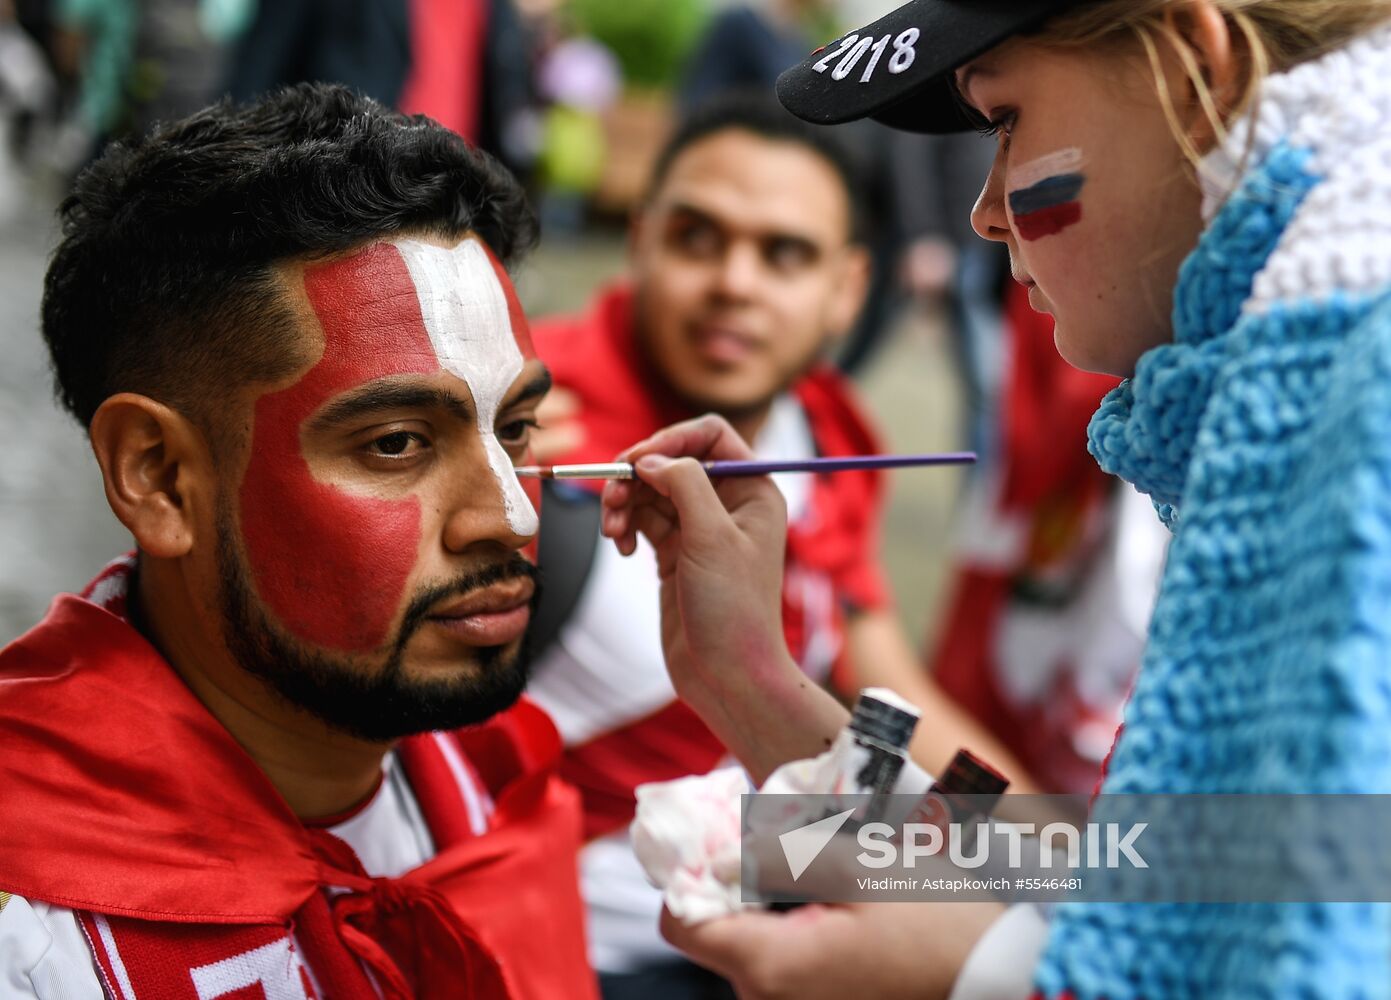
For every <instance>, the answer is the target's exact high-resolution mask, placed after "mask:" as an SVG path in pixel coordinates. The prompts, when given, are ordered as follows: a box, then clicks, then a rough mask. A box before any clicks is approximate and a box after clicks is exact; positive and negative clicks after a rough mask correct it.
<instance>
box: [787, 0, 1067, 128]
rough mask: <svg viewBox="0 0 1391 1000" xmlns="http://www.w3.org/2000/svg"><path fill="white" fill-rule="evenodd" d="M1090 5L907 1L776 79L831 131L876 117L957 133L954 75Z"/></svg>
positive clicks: (961, 122) (798, 110)
mask: <svg viewBox="0 0 1391 1000" xmlns="http://www.w3.org/2000/svg"><path fill="white" fill-rule="evenodd" d="M1085 2H1087V0H912V2H911V3H906V4H904V5H903V6H902V7H899V8H898V9H897V10H894V11H891V12H890V13H888V14H885V15H884V16H883V17H881V18H880V19H879V20H877V21H875V22H874V23H873V24H869V25H866V26H865V27H863V28H860V29H858V30H856V31H852V32H849V33H848V34H846V35H844V36H842V37H841V38H838V39H837V40H836V41H834V42H831V43H830V44H829V45H825V46H822V47H821V48H819V49H817V50H816V51H815V52H813V53H812V54H811V55H809V56H807V58H806V59H804V60H802V62H800V63H798V64H797V65H796V66H793V67H792V68H791V69H789V70H787V71H786V72H784V73H783V74H782V75H781V76H780V77H778V99H779V100H780V101H782V103H783V105H784V106H785V107H786V108H787V110H789V111H791V112H792V113H793V114H794V115H796V116H797V117H798V118H804V119H806V120H807V121H809V122H815V123H817V124H818V125H836V124H839V123H841V122H848V121H854V120H855V119H857V118H873V119H875V120H876V121H880V122H883V123H884V124H885V125H889V126H891V127H893V128H898V129H903V130H905V131H908V132H962V131H965V130H967V129H970V128H976V127H979V126H980V125H981V124H982V122H981V120H980V118H979V116H976V115H974V114H973V113H972V112H970V110H969V109H967V108H965V107H963V106H962V103H961V101H960V100H959V99H958V98H957V96H956V92H955V90H954V89H953V88H952V85H951V82H952V81H951V77H952V72H953V71H954V70H956V69H957V68H958V67H960V66H961V65H963V64H964V63H967V62H970V61H971V60H972V59H974V58H976V57H977V56H979V55H983V54H984V53H986V52H988V51H990V50H991V49H993V48H994V47H995V46H997V45H999V44H1000V43H1001V42H1003V41H1005V40H1007V39H1009V38H1011V37H1012V36H1014V35H1017V34H1021V33H1023V32H1028V31H1031V30H1033V29H1035V28H1037V27H1039V26H1040V25H1042V24H1043V22H1044V21H1046V20H1048V19H1049V18H1050V17H1052V16H1053V15H1055V14H1058V13H1061V12H1062V11H1065V10H1067V9H1069V8H1071V7H1079V6H1081V5H1082V4H1083V3H1085Z"/></svg>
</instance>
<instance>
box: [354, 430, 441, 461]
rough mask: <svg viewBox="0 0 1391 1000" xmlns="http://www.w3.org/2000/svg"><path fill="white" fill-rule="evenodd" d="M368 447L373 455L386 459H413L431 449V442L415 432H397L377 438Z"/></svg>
mask: <svg viewBox="0 0 1391 1000" xmlns="http://www.w3.org/2000/svg"><path fill="white" fill-rule="evenodd" d="M368 447H369V449H370V450H371V452H372V454H374V455H377V456H380V457H384V458H413V457H415V456H416V455H417V454H419V453H420V452H421V451H423V450H424V449H425V448H427V447H429V442H428V441H426V440H425V439H424V438H423V437H421V436H420V435H419V434H416V433H414V432H413V431H397V432H396V433H394V434H385V435H383V436H381V437H379V438H377V439H376V440H374V441H373V442H372V443H371V444H370V445H369V446H368Z"/></svg>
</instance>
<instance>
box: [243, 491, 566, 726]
mask: <svg viewBox="0 0 1391 1000" xmlns="http://www.w3.org/2000/svg"><path fill="white" fill-rule="evenodd" d="M217 555H218V575H219V578H220V581H221V586H220V588H219V589H220V594H219V601H220V603H221V610H222V619H223V624H224V628H225V629H226V639H227V646H228V648H229V650H230V651H231V653H232V656H233V658H235V659H236V661H237V663H238V664H239V665H240V666H241V667H242V669H244V670H246V671H247V672H248V673H250V674H253V675H254V676H256V677H258V678H260V679H261V680H263V681H265V682H266V683H267V684H269V685H270V687H271V688H272V689H274V690H275V691H276V692H278V693H279V694H280V696H281V697H283V698H284V699H285V700H286V701H288V702H290V703H291V704H292V705H295V706H297V707H299V708H301V709H303V710H304V711H306V712H309V713H310V714H311V715H314V716H316V717H317V718H319V719H321V720H322V721H324V722H325V723H327V724H328V725H330V726H332V727H333V728H335V729H339V730H341V731H343V732H345V733H348V734H350V735H352V736H356V737H358V738H359V739H364V740H372V741H375V742H387V741H391V740H396V739H400V738H401V737H403V736H409V735H412V734H414V733H423V732H429V731H431V730H437V729H456V728H458V727H460V726H469V725H473V724H474V723H478V722H482V721H483V720H485V719H488V718H490V717H492V716H494V715H496V714H497V713H498V712H501V711H502V710H503V709H506V708H508V707H509V706H511V705H512V704H513V703H514V702H515V701H516V700H517V698H518V697H519V696H520V695H521V693H522V690H523V689H524V688H525V687H526V682H527V674H528V671H529V668H530V659H531V650H530V647H529V639H530V634H529V633H528V634H526V635H524V636H523V637H522V642H521V645H520V646H519V648H518V649H517V651H516V652H514V653H512V654H511V655H510V656H509V655H507V654H506V653H505V651H504V648H503V647H501V646H494V647H485V648H476V649H475V650H474V651H473V669H471V670H468V671H467V672H461V673H459V674H456V675H454V676H451V677H441V678H432V679H428V680H422V679H409V678H407V677H406V676H405V672H404V662H403V660H404V655H405V647H406V643H407V642H408V641H409V640H410V638H411V636H413V635H414V634H415V633H416V632H417V631H418V630H419V629H420V627H421V626H422V625H423V624H424V623H425V620H426V617H427V616H428V614H429V611H430V609H431V608H433V607H435V606H436V605H438V604H439V603H440V602H441V601H442V600H444V599H446V598H449V597H456V596H459V595H461V594H466V593H469V592H470V591H474V590H477V589H478V588H480V587H486V586H488V585H490V584H494V583H498V582H499V581H502V580H509V579H513V578H515V577H519V576H528V577H531V579H532V580H533V581H535V582H536V592H535V594H534V596H533V597H532V599H531V608H532V610H533V611H535V609H536V604H537V601H538V600H539V598H540V596H541V588H540V580H539V579H538V573H537V570H536V567H535V566H533V565H532V564H531V563H529V562H527V561H526V560H525V559H523V558H521V556H517V555H514V556H512V557H511V558H510V559H509V560H507V561H505V562H501V563H498V564H495V565H493V566H490V567H488V568H487V569H484V570H482V571H481V572H477V573H470V574H468V575H466V576H462V577H460V578H459V579H457V580H455V581H454V582H452V583H449V584H446V585H442V586H436V587H431V588H430V589H428V590H426V591H423V592H421V593H420V594H418V595H416V596H415V597H414V598H413V599H412V601H411V603H410V606H409V607H408V608H407V609H406V615H405V618H404V620H403V621H402V623H401V628H400V631H399V632H398V633H397V635H396V638H395V641H394V642H393V643H392V647H391V652H390V653H389V654H388V656H387V658H386V661H385V663H383V664H382V665H381V666H380V667H378V668H377V669H375V670H370V669H367V668H365V666H364V665H362V664H361V663H360V661H359V662H358V663H357V664H356V665H355V664H354V662H353V661H351V660H347V659H339V658H335V657H333V656H330V655H327V654H325V653H323V652H321V651H317V650H309V649H305V648H304V646H303V644H301V643H300V642H298V641H297V640H295V639H293V638H291V637H290V636H289V635H287V634H286V633H285V631H284V629H282V628H281V627H280V626H278V625H277V624H276V623H275V622H273V621H271V619H270V617H269V616H268V615H267V614H266V611H265V609H264V607H263V606H262V605H261V604H260V602H259V601H258V600H257V598H256V597H255V595H254V593H253V592H252V589H251V583H250V573H249V572H248V571H247V566H246V563H245V561H244V559H243V558H242V556H241V552H240V550H239V549H238V547H237V545H236V541H235V534H234V529H233V522H232V518H231V515H230V513H229V512H228V511H225V510H223V511H220V512H219V514H218V519H217ZM321 597H322V599H323V600H332V599H333V595H330V594H324V595H321Z"/></svg>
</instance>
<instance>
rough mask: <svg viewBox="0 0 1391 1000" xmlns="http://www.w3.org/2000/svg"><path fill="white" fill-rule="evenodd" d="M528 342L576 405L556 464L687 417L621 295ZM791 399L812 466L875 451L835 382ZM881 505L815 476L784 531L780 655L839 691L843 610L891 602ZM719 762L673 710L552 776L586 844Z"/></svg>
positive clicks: (697, 728)
mask: <svg viewBox="0 0 1391 1000" xmlns="http://www.w3.org/2000/svg"><path fill="white" fill-rule="evenodd" d="M531 333H532V342H533V343H534V344H535V345H536V351H537V355H538V356H539V357H540V358H541V360H543V361H545V362H546V365H547V366H548V367H549V368H550V370H551V373H552V375H553V376H554V377H555V382H556V385H558V386H563V387H564V388H566V389H568V390H570V391H571V392H573V393H575V394H576V395H577V396H578V397H579V401H580V418H579V419H580V422H581V423H582V425H583V427H584V430H585V440H584V442H583V443H582V444H581V445H580V446H579V447H578V448H577V449H576V450H575V451H573V452H571V453H570V454H567V455H564V456H557V457H556V458H555V461H557V462H566V463H568V462H608V461H612V460H613V457H614V455H616V454H618V453H619V452H620V451H622V450H623V449H625V448H627V447H628V446H629V445H631V444H634V443H635V442H637V441H640V440H642V439H643V438H644V437H647V436H648V435H650V434H653V433H655V432H656V431H658V430H660V429H661V428H663V427H665V426H667V425H668V424H673V423H676V422H677V421H680V420H685V419H687V418H689V417H691V416H694V414H693V413H692V412H691V411H690V410H689V409H688V408H687V407H686V406H684V405H683V404H682V403H680V402H679V401H678V400H676V399H675V398H673V396H672V394H671V392H670V390H669V389H667V388H666V387H665V386H664V385H663V383H662V382H661V381H660V380H659V379H658V377H657V376H656V375H655V374H654V373H653V372H652V371H651V369H650V367H649V366H648V365H647V364H646V363H645V361H644V360H643V358H642V355H641V352H640V350H639V349H638V346H637V343H636V338H635V336H634V327H633V292H632V289H631V288H629V287H628V286H626V285H617V286H614V287H612V288H609V289H607V290H605V291H603V292H602V293H601V294H600V295H599V296H598V298H597V299H596V301H595V303H594V305H593V307H592V308H591V309H590V311H589V312H587V313H583V314H581V315H578V316H572V317H565V318H560V319H549V320H543V321H540V322H538V323H535V324H533V326H532V331H531ZM792 392H793V394H794V395H795V396H796V398H797V400H798V402H800V403H801V405H802V409H803V410H804V412H805V413H806V415H807V419H808V422H809V424H810V427H811V435H812V438H813V439H814V441H815V443H816V449H817V452H818V453H819V454H821V455H826V456H835V455H864V454H873V453H875V452H878V451H879V450H880V448H879V442H878V440H877V439H876V437H875V435H874V433H873V432H872V431H871V430H870V427H869V424H868V422H867V421H866V419H865V418H864V416H863V415H862V414H861V413H860V411H859V409H858V407H857V406H856V405H855V403H854V401H853V399H852V397H851V393H850V389H849V387H848V386H847V384H846V383H845V380H844V379H842V378H841V376H840V375H839V374H838V373H837V372H835V371H834V370H833V369H831V368H829V367H826V366H818V367H817V368H815V369H814V370H813V371H811V372H809V373H808V374H807V375H805V376H803V377H802V378H801V379H799V380H798V381H797V383H796V384H795V385H794V386H793V387H792ZM883 502H884V482H883V477H882V476H881V475H880V474H879V473H877V472H854V473H844V474H840V475H835V476H817V477H816V478H815V481H814V483H813V484H812V490H811V496H810V499H809V502H808V505H807V510H806V512H805V513H804V514H803V516H802V517H801V518H799V519H798V520H797V521H796V523H794V524H792V525H790V526H789V528H788V537H787V554H786V571H785V576H784V586H783V624H784V628H785V631H786V633H787V642H788V647H789V648H790V649H791V650H792V652H793V654H794V655H795V656H796V657H797V658H798V660H799V661H801V662H803V663H804V664H805V663H806V662H807V661H808V660H809V659H811V658H813V656H814V654H815V653H816V650H814V649H813V648H812V647H813V646H816V647H819V649H820V650H821V651H822V652H823V653H824V652H826V651H828V650H829V652H830V654H831V655H832V656H833V657H834V659H835V671H834V676H833V679H834V680H835V681H836V682H839V683H841V686H848V684H847V683H845V682H848V680H849V679H848V678H847V677H846V676H845V674H844V670H845V667H846V664H845V658H844V655H843V653H844V649H843V646H844V642H843V637H844V626H845V614H844V612H845V606H846V605H853V606H854V607H856V608H859V609H864V610H871V609H878V608H882V607H885V606H886V605H888V603H889V600H890V598H889V587H888V583H887V580H886V579H885V577H884V575H883V572H882V569H881V567H880V564H879V559H878V553H879V538H878V531H879V518H880V513H881V510H882V507H883ZM541 530H542V531H544V530H545V524H544V521H543V523H542V528H541ZM725 753H726V751H725V749H724V747H723V746H722V745H721V744H720V742H719V740H717V739H716V738H715V736H714V734H713V733H711V732H710V730H709V729H708V728H706V726H705V724H704V723H702V722H701V721H700V719H699V718H698V717H697V716H696V715H695V713H694V712H692V711H691V710H690V709H689V708H687V707H686V706H685V705H684V704H682V703H680V702H676V703H674V704H672V705H671V706H669V707H667V708H665V709H662V710H661V711H660V712H659V713H657V715H655V716H652V717H649V718H648V719H646V720H642V722H640V723H638V724H635V725H634V726H630V727H627V728H624V729H620V730H617V731H615V732H614V733H612V734H610V735H609V736H601V737H599V738H597V739H594V740H591V741H590V742H588V743H585V744H584V745H583V746H580V747H575V748H571V749H570V750H569V751H567V753H566V760H565V764H564V767H563V770H562V773H563V774H564V775H565V777H566V778H568V779H569V780H570V781H571V782H573V783H574V784H576V785H577V786H578V787H579V788H580V790H581V793H582V794H583V796H584V805H585V835H586V837H596V836H601V835H603V834H605V833H608V832H611V831H613V830H616V829H619V828H620V827H622V826H624V825H626V824H627V823H628V822H629V821H630V820H631V819H632V817H633V810H634V801H635V799H634V794H633V790H634V788H635V787H636V786H637V785H638V784H640V783H642V782H644V781H660V780H666V779H668V778H678V777H684V776H685V775H686V774H700V773H703V772H704V771H708V770H710V769H711V768H713V767H714V766H715V765H717V764H718V763H719V762H720V760H721V759H722V758H723V757H724V756H725ZM655 760H661V761H663V762H664V763H665V762H666V761H672V762H675V761H678V760H679V761H688V762H690V763H692V764H694V765H695V766H693V767H691V768H685V767H683V768H681V769H680V773H677V768H676V767H675V766H674V765H673V766H672V767H671V769H670V773H665V774H659V773H657V771H658V768H657V767H656V766H655V765H654V764H653V763H652V761H655ZM635 761H636V763H635Z"/></svg>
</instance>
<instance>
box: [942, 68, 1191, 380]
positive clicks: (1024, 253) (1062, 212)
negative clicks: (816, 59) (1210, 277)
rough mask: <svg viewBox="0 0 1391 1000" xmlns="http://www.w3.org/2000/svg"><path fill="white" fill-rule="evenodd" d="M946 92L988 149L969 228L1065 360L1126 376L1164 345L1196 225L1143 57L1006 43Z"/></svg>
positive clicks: (1181, 161) (1185, 175) (1176, 150)
mask: <svg viewBox="0 0 1391 1000" xmlns="http://www.w3.org/2000/svg"><path fill="white" fill-rule="evenodd" d="M957 84H958V86H959V88H960V91H961V93H962V95H963V96H964V97H965V98H966V99H967V101H969V103H970V104H971V106H972V107H974V108H975V109H976V110H977V111H978V112H980V114H981V115H983V116H984V117H985V118H986V119H988V120H989V121H990V122H991V124H992V126H993V127H994V129H995V130H996V131H997V140H996V141H997V142H998V144H999V147H998V152H997V154H996V157H995V163H994V166H993V167H992V169H991V172H990V176H989V178H988V180H987V181H986V184H985V189H984V190H983V191H982V192H981V196H980V200H979V201H978V202H977V203H976V207H975V210H974V212H973V213H972V217H971V219H972V224H973V225H974V227H975V229H976V232H978V233H979V234H980V235H981V236H983V237H984V238H986V239H991V240H997V241H999V242H1002V243H1005V244H1006V245H1007V246H1008V247H1009V251H1010V260H1011V266H1012V268H1013V271H1014V276H1015V278H1016V279H1017V280H1018V281H1020V282H1022V283H1023V284H1025V285H1027V286H1029V289H1030V292H1029V298H1030V301H1031V302H1032V303H1033V305H1034V307H1035V308H1036V309H1039V310H1041V311H1043V312H1048V313H1051V314H1052V315H1053V316H1054V318H1055V319H1056V320H1057V330H1056V339H1057V345H1058V350H1059V352H1060V353H1061V354H1062V356H1063V357H1064V358H1065V359H1066V360H1067V361H1068V362H1069V363H1071V364H1072V365H1074V366H1076V367H1078V368H1082V369H1086V370H1088V371H1095V372H1105V373H1108V374H1112V375H1120V376H1128V375H1130V374H1132V373H1133V371H1134V368H1135V363H1136V361H1137V360H1138V359H1139V357H1140V355H1141V354H1143V353H1144V352H1145V351H1147V350H1148V349H1149V348H1151V347H1155V346H1157V345H1159V344H1162V343H1165V342H1166V341H1168V340H1169V339H1171V324H1170V310H1171V303H1172V300H1173V291H1174V284H1175V281H1176V279H1177V275H1178V268H1179V265H1180V264H1181V263H1182V261H1183V259H1184V257H1186V256H1187V255H1188V253H1189V251H1191V250H1192V249H1193V247H1194V245H1195V244H1196V243H1197V239H1198V234H1199V232H1200V231H1201V229H1202V218H1201V205H1202V196H1201V192H1200V189H1199V187H1198V184H1197V182H1196V180H1195V178H1194V173H1193V168H1192V165H1191V164H1190V163H1189V162H1188V160H1187V159H1186V158H1185V156H1184V154H1183V151H1182V149H1181V148H1180V146H1179V144H1178V142H1177V140H1176V139H1175V138H1174V135H1173V133H1172V131H1171V129H1170V127H1169V123H1168V121H1167V119H1166V117H1165V114H1164V107H1163V105H1162V104H1161V102H1160V98H1159V93H1158V90H1157V87H1156V82H1155V76H1154V73H1153V72H1152V70H1151V68H1150V65H1149V63H1148V61H1147V60H1146V59H1145V58H1144V55H1143V53H1137V52H1134V51H1131V50H1129V49H1127V50H1126V51H1125V52H1123V53H1117V54H1111V53H1101V52H1094V51H1093V50H1087V49H1077V48H1071V49H1067V50H1061V49H1050V48H1046V47H1043V46H1041V45H1037V44H1031V43H1028V42H1018V41H1017V42H1011V43H1008V44H1006V45H1003V46H1000V47H999V48H997V49H995V50H993V51H992V52H990V53H987V54H986V55H985V56H983V57H981V58H980V59H977V60H974V61H973V62H971V63H968V64H967V65H966V66H964V67H962V69H961V70H959V71H958V73H957ZM1172 85H1173V87H1175V88H1181V87H1182V86H1183V85H1184V82H1183V81H1182V77H1181V76H1179V75H1178V74H1173V84H1172ZM1173 93H1175V94H1176V95H1179V94H1181V93H1182V90H1181V89H1175V90H1174V91H1173Z"/></svg>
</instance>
